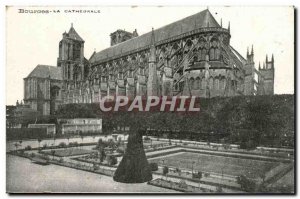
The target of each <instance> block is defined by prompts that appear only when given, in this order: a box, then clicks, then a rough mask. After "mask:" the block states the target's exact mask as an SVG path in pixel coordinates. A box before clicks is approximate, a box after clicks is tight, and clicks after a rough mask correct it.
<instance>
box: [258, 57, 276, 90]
mask: <svg viewBox="0 0 300 199" xmlns="http://www.w3.org/2000/svg"><path fill="white" fill-rule="evenodd" d="M259 72H260V75H259V78H258V83H259V85H260V86H259V89H258V94H260V95H274V75H275V69H274V56H273V55H272V58H271V60H268V55H267V56H266V62H265V63H264V64H263V68H259Z"/></svg>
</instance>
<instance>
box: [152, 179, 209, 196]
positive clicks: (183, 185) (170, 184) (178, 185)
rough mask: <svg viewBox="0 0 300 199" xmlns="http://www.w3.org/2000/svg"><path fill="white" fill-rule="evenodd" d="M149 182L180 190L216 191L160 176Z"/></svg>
mask: <svg viewBox="0 0 300 199" xmlns="http://www.w3.org/2000/svg"><path fill="white" fill-rule="evenodd" d="M148 184H150V185H153V186H157V187H163V188H167V189H172V190H175V191H180V192H190V193H192V192H197V193H214V191H212V190H210V189H206V188H203V187H195V186H192V185H188V184H187V183H186V181H185V180H181V181H180V182H173V181H170V180H165V179H161V178H158V179H155V180H152V181H149V182H148Z"/></svg>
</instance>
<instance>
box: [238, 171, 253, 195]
mask: <svg viewBox="0 0 300 199" xmlns="http://www.w3.org/2000/svg"><path fill="white" fill-rule="evenodd" d="M237 183H238V184H239V185H241V188H242V189H243V190H244V191H247V192H254V191H255V187H256V184H255V182H254V181H253V180H250V179H248V178H247V177H246V176H244V175H240V176H238V177H237Z"/></svg>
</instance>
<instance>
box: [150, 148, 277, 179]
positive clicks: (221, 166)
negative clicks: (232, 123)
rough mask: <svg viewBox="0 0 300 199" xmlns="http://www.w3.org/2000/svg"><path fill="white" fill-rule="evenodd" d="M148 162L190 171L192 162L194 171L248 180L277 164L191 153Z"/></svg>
mask: <svg viewBox="0 0 300 199" xmlns="http://www.w3.org/2000/svg"><path fill="white" fill-rule="evenodd" d="M163 161H164V163H163ZM149 162H156V163H158V164H159V165H161V164H162V163H163V164H164V165H167V166H171V167H178V168H181V169H190V170H191V169H192V164H193V162H194V166H193V167H194V170H199V171H202V172H212V173H219V174H222V173H223V174H227V175H233V176H239V175H246V176H247V177H250V178H257V177H259V176H260V174H262V173H266V172H267V171H269V170H270V169H271V168H274V167H275V166H276V165H277V164H278V163H275V162H269V161H261V160H253V159H243V158H233V157H225V156H215V155H206V154H200V153H192V152H184V153H180V154H174V155H173V156H167V157H158V158H154V159H151V160H149Z"/></svg>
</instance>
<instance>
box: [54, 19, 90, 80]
mask: <svg viewBox="0 0 300 199" xmlns="http://www.w3.org/2000/svg"><path fill="white" fill-rule="evenodd" d="M57 66H58V67H61V70H62V78H63V80H74V77H75V75H74V71H75V69H76V71H80V73H81V75H79V77H81V78H82V77H83V75H82V74H83V72H84V40H83V39H82V38H81V37H80V36H79V35H78V33H77V32H76V31H75V29H74V27H73V23H72V24H71V28H70V30H69V32H68V33H67V32H64V33H63V38H62V40H61V41H60V42H59V54H58V58H57ZM78 69H79V70H78Z"/></svg>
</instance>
